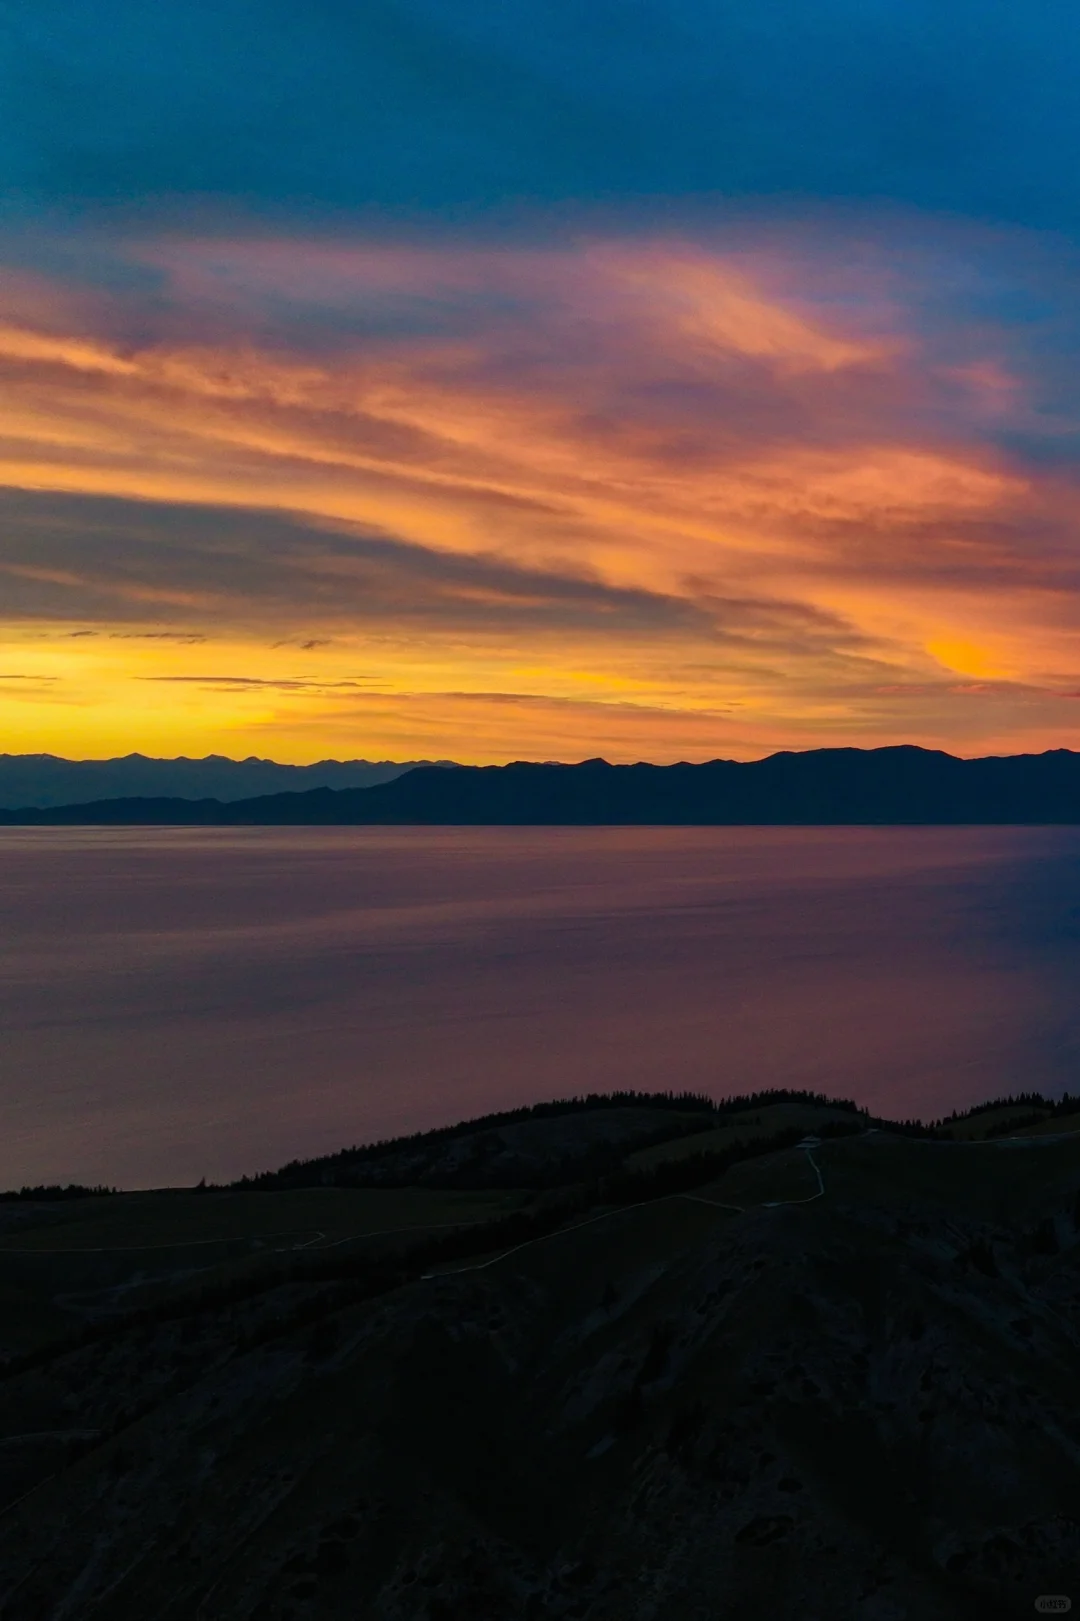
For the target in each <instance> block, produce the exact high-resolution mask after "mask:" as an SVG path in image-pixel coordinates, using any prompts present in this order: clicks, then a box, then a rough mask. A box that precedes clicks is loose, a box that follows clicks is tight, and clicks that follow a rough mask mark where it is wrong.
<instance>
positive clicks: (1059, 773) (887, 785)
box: [0, 745, 1080, 826]
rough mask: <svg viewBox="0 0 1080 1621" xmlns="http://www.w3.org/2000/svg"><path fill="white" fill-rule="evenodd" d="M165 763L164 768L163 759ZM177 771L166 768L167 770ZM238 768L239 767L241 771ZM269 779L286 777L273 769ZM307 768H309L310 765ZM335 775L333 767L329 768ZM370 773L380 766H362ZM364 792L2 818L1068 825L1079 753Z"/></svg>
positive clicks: (468, 780)
mask: <svg viewBox="0 0 1080 1621" xmlns="http://www.w3.org/2000/svg"><path fill="white" fill-rule="evenodd" d="M162 763H166V762H162ZM167 763H169V764H175V763H176V762H167ZM247 763H248V762H243V764H245V765H246V764H247ZM258 763H260V764H262V763H265V762H258ZM275 769H277V770H282V771H284V770H290V769H292V770H298V769H300V768H296V767H292V768H289V767H277V768H275ZM308 769H310V770H311V771H315V770H316V769H319V768H316V767H310V768H308ZM339 769H341V770H344V769H346V768H345V767H339ZM367 769H368V770H378V769H383V768H381V767H373V766H369V767H367ZM393 769H395V770H396V771H397V772H398V773H399V774H398V775H396V776H395V777H394V778H393V780H392V781H383V782H381V783H378V784H376V785H374V786H358V787H329V786H322V787H316V788H312V789H310V790H308V791H306V792H300V793H296V792H289V793H273V794H264V795H259V796H256V797H249V798H242V799H236V800H233V801H232V802H228V801H227V800H225V799H224V798H222V797H220V796H218V797H214V798H202V799H189V798H181V797H178V796H175V795H164V794H155V795H154V796H152V797H148V796H142V797H132V796H125V797H120V798H115V799H99V800H96V801H84V802H82V803H78V804H72V805H66V806H57V805H53V806H51V807H47V808H22V809H14V810H12V809H9V810H7V811H3V812H0V823H8V824H97V825H124V824H156V825H191V826H242V825H264V826H281V825H300V826H315V825H326V826H353V825H387V824H389V825H395V824H396V825H408V824H418V825H425V824H426V825H432V826H438V825H442V826H452V825H474V826H475V825H504V826H515V825H517V826H525V825H550V826H560V825H561V826H589V825H592V826H602V825H613V826H617V825H623V826H631V825H657V826H665V825H666V826H694V825H697V826H702V825H704V826H710V825H711V826H724V825H727V826H733V825H746V824H765V825H768V824H773V825H784V824H787V825H800V824H801V825H811V824H845V823H856V824H860V823H861V824H870V825H872V824H881V825H888V824H898V823H899V824H960V823H969V824H970V823H996V824H1016V823H1029V824H1034V823H1074V824H1075V823H1080V754H1076V753H1073V752H1072V751H1070V750H1068V749H1051V750H1048V751H1047V752H1046V753H1044V754H1021V755H1012V756H1004V757H997V756H991V757H987V758H983V759H974V760H965V759H958V758H957V757H956V756H954V755H951V754H946V753H944V752H942V751H940V750H933V749H922V748H917V747H914V746H909V745H905V746H900V747H895V748H881V749H847V748H845V749H813V750H808V751H807V752H805V753H781V754H774V755H770V756H769V757H768V758H767V759H763V760H752V761H745V762H744V761H736V760H710V761H707V762H705V763H704V764H700V765H689V764H679V765H668V766H659V765H648V764H638V765H609V764H608V763H607V761H605V760H585V761H583V762H581V763H580V764H577V765H560V764H551V763H539V762H530V761H518V762H515V763H513V764H510V765H502V766H455V767H453V768H452V769H446V768H445V767H444V766H442V765H439V766H433V765H419V766H414V767H412V768H408V767H405V766H402V767H395V768H393Z"/></svg>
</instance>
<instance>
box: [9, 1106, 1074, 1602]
mask: <svg viewBox="0 0 1080 1621" xmlns="http://www.w3.org/2000/svg"><path fill="white" fill-rule="evenodd" d="M1074 1110H1080V1100H1074V1101H1073V1102H1072V1103H1071V1104H1066V1105H1064V1106H1059V1107H1057V1108H1053V1107H1051V1106H1049V1105H1046V1104H1044V1103H1042V1102H1041V1101H1039V1100H1035V1099H1027V1100H1019V1101H1017V1102H1015V1103H1014V1104H1012V1105H1011V1106H999V1107H996V1108H988V1109H984V1110H980V1111H975V1112H973V1113H972V1114H971V1115H969V1116H967V1117H964V1118H961V1119H958V1120H952V1121H950V1122H947V1123H945V1125H944V1126H942V1127H940V1128H938V1129H937V1130H936V1131H934V1132H933V1133H932V1134H931V1133H929V1132H926V1131H923V1132H921V1133H920V1132H918V1130H917V1129H916V1128H911V1127H903V1126H897V1127H893V1128H889V1127H887V1126H886V1125H885V1124H884V1123H881V1124H879V1125H877V1127H876V1129H875V1122H872V1121H871V1120H869V1119H868V1118H867V1117H866V1116H865V1115H863V1114H860V1113H858V1112H857V1111H855V1110H854V1109H853V1108H852V1107H851V1106H850V1105H846V1106H845V1105H842V1104H840V1105H838V1104H830V1103H828V1102H826V1100H823V1099H807V1098H798V1097H792V1096H783V1095H769V1096H766V1097H763V1098H758V1099H744V1100H741V1101H736V1102H735V1103H733V1104H731V1105H728V1106H724V1107H721V1108H719V1109H711V1108H710V1107H709V1106H708V1105H707V1104H706V1103H705V1102H704V1100H699V1099H693V1098H680V1099H668V1100H664V1099H640V1098H631V1097H627V1098H622V1099H616V1100H603V1099H593V1100H589V1101H588V1102H587V1103H583V1104H580V1105H578V1106H577V1107H576V1108H573V1109H571V1108H566V1107H559V1108H555V1107H548V1108H546V1109H543V1110H537V1111H533V1112H528V1111H517V1112H516V1113H515V1114H514V1115H512V1116H506V1117H493V1118H492V1119H491V1120H489V1121H486V1122H479V1123H474V1124H473V1125H471V1126H469V1127H462V1128H456V1129H454V1130H452V1131H449V1132H443V1133H433V1134H430V1135H428V1136H427V1137H422V1138H416V1139H412V1140H409V1141H406V1142H402V1143H398V1144H393V1145H383V1146H381V1147H378V1148H374V1149H367V1150H352V1151H349V1152H348V1153H345V1154H342V1155H339V1156H335V1157H333V1158H330V1159H325V1160H319V1161H311V1162H308V1163H306V1164H304V1163H297V1164H295V1165H292V1166H289V1167H286V1168H284V1169H283V1170H282V1171H280V1172H277V1173H273V1174H271V1175H269V1176H265V1177H261V1178H256V1179H254V1180H253V1181H252V1182H250V1183H247V1184H245V1185H242V1186H238V1187H236V1188H232V1189H210V1190H201V1191H200V1190H194V1191H188V1192H176V1191H172V1192H161V1193H151V1194H121V1195H107V1194H98V1195H96V1196H90V1195H86V1196H81V1197H80V1196H75V1195H70V1196H68V1197H61V1196H60V1190H37V1191H36V1193H34V1194H26V1195H23V1196H19V1197H9V1198H7V1199H5V1200H3V1201H0V1311H2V1316H0V1340H2V1341H3V1344H2V1345H0V1353H2V1354H3V1355H4V1356H5V1358H6V1360H5V1361H4V1363H3V1367H2V1374H0V1502H2V1503H3V1505H4V1506H3V1508H2V1510H0V1614H2V1615H3V1616H4V1617H5V1621H77V1618H83V1617H86V1618H90V1617H93V1618H95V1621H121V1618H123V1621H149V1618H155V1621H158V1618H160V1621H198V1618H203V1621H210V1618H213V1621H218V1618H220V1621H256V1618H258V1621H285V1618H287V1617H291V1618H293V1621H301V1618H305V1621H306V1618H323V1617H325V1618H331V1617H333V1618H335V1621H336V1618H342V1621H344V1618H349V1621H361V1618H364V1621H366V1618H369V1617H370V1618H371V1621H511V1618H517V1617H524V1618H531V1621H563V1618H576V1621H585V1618H588V1621H754V1618H756V1617H759V1616H760V1617H763V1618H764V1617H775V1618H780V1621H834V1618H843V1621H907V1618H910V1621H939V1618H940V1621H944V1618H947V1617H948V1618H951V1617H965V1618H967V1617H970V1618H972V1621H975V1618H979V1621H984V1618H994V1617H1006V1616H1021V1615H1031V1614H1033V1613H1035V1611H1034V1609H1033V1606H1034V1601H1035V1599H1036V1598H1037V1597H1038V1596H1039V1595H1040V1594H1062V1593H1064V1594H1068V1593H1070V1592H1071V1594H1072V1596H1073V1602H1074V1604H1077V1605H1080V1289H1078V1284H1080V1135H1076V1134H1075V1133H1076V1131H1077V1130H1078V1129H1080V1116H1078V1115H1077V1114H1076V1113H1074V1112H1073V1111H1074ZM808 1132H813V1133H814V1136H815V1138H816V1139H820V1140H819V1141H817V1142H811V1143H810V1145H809V1146H806V1145H805V1143H804V1138H805V1135H806V1134H807V1133H808Z"/></svg>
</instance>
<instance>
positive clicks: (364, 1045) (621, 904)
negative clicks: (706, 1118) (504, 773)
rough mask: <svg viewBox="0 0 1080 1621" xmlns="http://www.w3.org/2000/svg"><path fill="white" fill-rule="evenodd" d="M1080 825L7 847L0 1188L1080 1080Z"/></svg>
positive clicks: (106, 841) (146, 838)
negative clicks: (807, 1089)
mask: <svg viewBox="0 0 1080 1621" xmlns="http://www.w3.org/2000/svg"><path fill="white" fill-rule="evenodd" d="M1078 856H1080V830H1076V829H1000V828H979V829H935V828H928V829H900V830H896V829H850V828H831V829H784V828H769V829H693V828H692V829H587V830H575V829H555V830H546V829H545V830H540V829H524V830H521V829H513V830H498V829H497V830H492V829H464V830H459V829H433V830H429V829H398V830H387V829H355V830H353V829H349V830H339V829H316V830H311V831H307V830H305V831H293V830H275V829H258V830H247V829H244V830H237V831H233V830H179V831H168V830H166V831H160V830H136V831H126V830H120V831H96V830H95V831H80V830H67V829H40V830H4V832H3V834H2V836H0V1185H3V1186H10V1185H11V1184H13V1183H16V1184H17V1183H21V1182H24V1181H38V1180H43V1179H48V1180H52V1179H55V1178H64V1179H66V1178H68V1177H74V1178H78V1179H79V1180H97V1179H99V1178H100V1179H102V1180H106V1181H112V1182H116V1183H118V1184H120V1185H123V1186H137V1185H147V1184H151V1183H162V1182H184V1181H187V1182H190V1181H193V1180H197V1179H198V1177H200V1176H202V1175H206V1176H207V1177H220V1176H230V1175H234V1174H237V1173H239V1172H240V1171H243V1170H251V1169H256V1168H259V1167H263V1166H267V1165H272V1164H275V1163H279V1162H281V1161H282V1160H285V1159H288V1158H291V1157H293V1156H294V1155H297V1154H311V1153H319V1152H323V1151H327V1150H331V1149H334V1148H337V1147H340V1146H342V1145H343V1144H344V1143H347V1142H352V1141H355V1140H360V1139H365V1138H369V1137H371V1136H379V1135H385V1134H389V1133H394V1132H399V1131H405V1130H412V1129H416V1128H418V1127H423V1126H428V1125H434V1124H440V1123H443V1122H446V1121H449V1120H454V1119H457V1118H460V1117H461V1116H463V1115H468V1114H474V1113H480V1112H483V1111H484V1110H487V1109H491V1108H498V1107H502V1106H507V1105H512V1104H514V1103H518V1102H529V1101H533V1100H535V1099H537V1098H541V1097H550V1096H557V1095H559V1094H561V1093H568V1092H576V1091H584V1090H589V1089H601V1088H606V1087H612V1086H634V1087H642V1088H650V1089H651V1088H657V1087H669V1086H670V1087H677V1088H682V1087H692V1088H695V1089H697V1088H700V1089H702V1090H706V1091H709V1092H711V1093H713V1094H714V1095H721V1094H723V1093H724V1092H728V1091H733V1090H738V1091H742V1090H745V1089H750V1088H754V1087H759V1086H769V1085H796V1086H812V1087H818V1088H822V1089H824V1090H827V1091H830V1092H837V1093H842V1094H846V1095H848V1096H854V1097H856V1098H858V1099H859V1100H860V1101H862V1102H865V1103H867V1104H869V1105H870V1106H872V1107H874V1108H877V1109H880V1110H882V1111H884V1112H889V1113H894V1114H923V1115H926V1114H931V1115H933V1114H938V1113H941V1112H943V1111H946V1110H948V1109H950V1108H952V1107H954V1106H958V1105H963V1104H965V1103H967V1102H972V1101H975V1100H977V1099H979V1098H981V1097H984V1096H986V1095H988V1094H993V1093H996V1092H1000V1091H1004V1090H1009V1089H1015V1088H1028V1087H1035V1088H1039V1089H1041V1090H1046V1091H1061V1090H1062V1089H1063V1088H1064V1087H1066V1086H1069V1085H1072V1086H1073V1087H1076V1086H1078V1085H1080V1073H1078V1071H1080V1066H1078V1065H1077V1054H1078V1051H1080V1015H1078V1014H1077V1011H1076V1005H1075V1003H1076V998H1075V985H1076V980H1077V966H1078V962H1080V930H1078V923H1077V920H1078V918H1080V862H1078V859H1077V858H1078Z"/></svg>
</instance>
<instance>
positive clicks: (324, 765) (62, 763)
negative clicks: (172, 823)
mask: <svg viewBox="0 0 1080 1621" xmlns="http://www.w3.org/2000/svg"><path fill="white" fill-rule="evenodd" d="M417 763H420V764H424V765H427V764H429V763H432V762H429V761H426V760H425V761H421V762H416V761H406V762H404V763H401V764H399V763H397V762H395V761H393V760H319V761H318V762H317V764H315V765H279V764H278V763H277V761H276V760H260V759H257V758H255V757H254V756H251V757H249V758H248V759H246V760H230V759H228V758H227V757H226V756H225V755H222V754H208V755H206V757H205V758H204V759H201V760H189V759H186V758H184V757H183V756H181V757H180V758H179V759H176V760H156V759H153V758H151V757H150V756H148V755H145V754H127V755H124V756H123V757H122V758H118V759H114V760H64V759H61V758H60V757H59V756H58V755H55V754H0V806H2V807H7V808H18V807H19V806H24V805H34V806H51V805H72V804H75V803H76V802H78V803H80V804H87V803H92V802H94V801H96V800H102V799H130V798H133V797H135V796H138V797H140V798H141V797H143V796H147V795H149V796H151V797H159V796H162V795H167V796H169V797H170V798H178V799H205V798H214V799H220V800H222V801H224V802H225V803H228V802H230V801H232V800H236V799H250V798H251V797H252V796H253V795H256V794H274V793H285V792H289V791H293V792H301V793H302V792H303V791H304V790H305V789H311V788H373V787H374V786H375V785H376V784H377V783H382V782H391V781H392V780H393V779H394V777H400V776H401V775H402V773H403V772H405V771H408V770H410V769H411V767H412V765H414V764H417ZM436 763H439V764H443V763H445V762H441V761H440V762H436Z"/></svg>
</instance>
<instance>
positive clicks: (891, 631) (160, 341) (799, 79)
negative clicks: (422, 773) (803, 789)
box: [0, 0, 1080, 762]
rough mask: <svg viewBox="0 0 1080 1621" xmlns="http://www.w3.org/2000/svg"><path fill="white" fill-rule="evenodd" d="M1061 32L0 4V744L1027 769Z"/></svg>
mask: <svg viewBox="0 0 1080 1621" xmlns="http://www.w3.org/2000/svg"><path fill="white" fill-rule="evenodd" d="M1078 75H1080V11H1077V9H1076V7H1075V5H1066V4H1065V3H1064V0H1030V3H1029V4H1027V5H1024V6H1020V5H1018V4H1017V3H1016V0H1012V3H1010V4H1007V5H1006V4H1003V3H1001V0H978V3H977V4H976V3H975V0H951V3H950V4H949V5H947V6H942V5H940V4H939V3H935V4H931V3H930V0H904V3H902V4H901V3H900V0H815V3H814V4H812V5H811V4H810V3H808V0H798V3H796V0H761V3H759V4H757V5H752V6H751V5H745V4H740V5H736V4H720V3H716V0H711V3H706V0H618V3H617V4H616V3H615V0H544V3H542V4H540V3H538V0H499V3H498V4H494V3H491V0H487V3H483V4H482V3H480V0H474V3H473V4H471V5H468V4H467V5H462V4H461V3H460V0H457V3H456V4H453V5H451V4H450V3H449V0H395V3H386V0H369V3H367V4H365V5H363V6H357V5H356V4H355V3H354V0H306V3H305V4H304V5H303V6H301V5H298V4H296V3H295V0H291V3H289V4H285V3H283V0H259V3H258V4H256V3H255V0H184V3H183V4H180V3H178V0H164V3H162V4H158V5H154V6H148V5H146V4H145V3H144V0H138V3H136V0H92V3H91V0H62V3H61V0H5V4H4V6H3V7H2V8H0V177H2V193H0V748H2V749H6V750H8V751H11V752H37V751H49V752H54V753H60V754H64V755H68V756H74V757H102V756H107V755H113V754H122V753H127V752H130V751H132V750H140V751H142V752H144V753H151V754H162V755H176V754H189V755H201V754H206V753H210V752H217V753H222V754H228V755H232V756H235V757H239V756H244V755H249V754H258V755H263V756H269V757H273V758H276V759H280V760H292V761H310V760H317V759H322V758H326V757H328V756H335V757H338V758H344V757H357V756H360V757H367V758H395V759H411V758H417V757H436V758H453V759H458V760H470V761H485V762H486V761H502V760H507V759H519V758H540V759H581V758H585V757H590V756H595V755H603V756H605V757H606V758H608V759H611V760H635V759H653V760H657V761H668V760H677V759H709V758H714V757H717V756H724V757H729V758H743V759H745V758H755V757H758V756H760V755H763V754H767V753H771V752H773V751H774V750H777V749H781V748H797V749H802V748H813V747H821V746H836V745H857V746H860V747H870V746H877V745H881V744H891V743H901V742H904V743H920V744H923V745H925V746H928V747H937V748H947V749H949V750H951V751H953V752H955V753H958V754H966V755H972V754H985V753H997V752H1020V751H1033V750H1042V749H1046V748H1053V747H1073V748H1080V639H1078V634H1077V632H1078V630H1080V527H1078V526H1080V365H1078V360H1080V298H1078V296H1077V295H1078V282H1080V97H1078V96H1077V94H1076V89H1075V86H1076V83H1077V79H1078Z"/></svg>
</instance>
